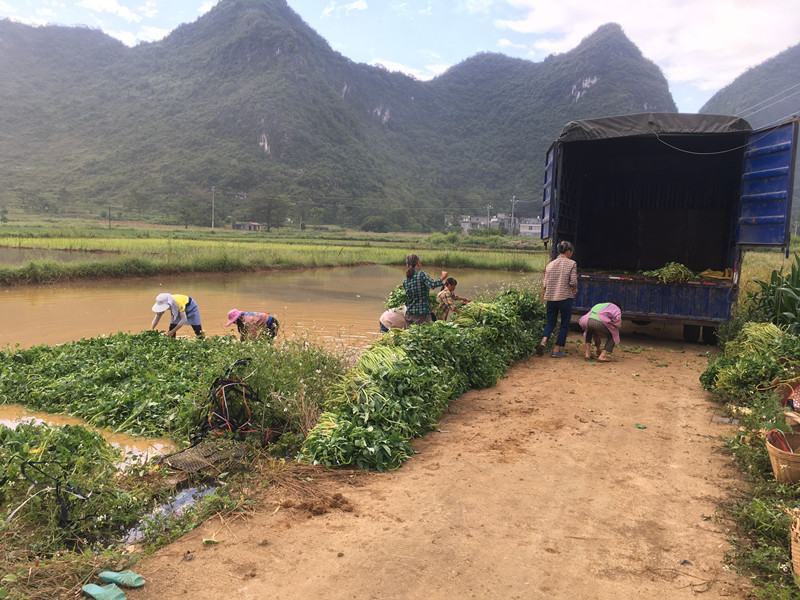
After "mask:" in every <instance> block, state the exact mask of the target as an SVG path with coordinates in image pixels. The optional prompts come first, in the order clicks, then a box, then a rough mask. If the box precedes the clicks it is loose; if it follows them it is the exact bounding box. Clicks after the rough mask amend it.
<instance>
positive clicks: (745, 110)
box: [736, 82, 800, 116]
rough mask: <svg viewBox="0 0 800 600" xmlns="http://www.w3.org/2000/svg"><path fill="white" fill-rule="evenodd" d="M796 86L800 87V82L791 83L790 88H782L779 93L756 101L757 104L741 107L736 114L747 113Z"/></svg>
mask: <svg viewBox="0 0 800 600" xmlns="http://www.w3.org/2000/svg"><path fill="white" fill-rule="evenodd" d="M796 87H800V82H798V83H795V84H794V85H790V86H789V87H788V88H786V89H785V90H781V91H780V92H778V93H777V94H774V95H772V96H770V97H769V98H764V99H763V100H760V101H759V102H756V103H755V104H753V105H752V106H748V107H747V108H743V109H741V110H740V111H739V112H737V113H736V114H737V115H738V116H742V115H743V114H744V113H746V112H747V111H749V110H752V109H754V108H756V107H757V106H758V105H759V104H763V103H764V102H769V101H770V100H772V99H773V98H777V97H778V96H781V95H783V94H785V93H786V92H788V91H790V90H793V89H794V88H796Z"/></svg>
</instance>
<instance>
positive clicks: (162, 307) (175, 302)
mask: <svg viewBox="0 0 800 600" xmlns="http://www.w3.org/2000/svg"><path fill="white" fill-rule="evenodd" d="M168 311H169V314H170V319H169V329H167V335H168V336H170V337H175V334H176V333H178V330H179V329H180V328H181V327H183V326H184V325H191V327H192V329H193V330H194V334H195V335H196V336H197V337H203V326H202V324H201V323H200V309H199V308H198V307H197V303H196V302H195V301H194V300H193V299H192V298H191V297H189V296H186V295H184V294H170V293H167V292H164V293H161V294H159V295H158V296H156V303H155V304H153V312H154V313H156V316H155V317H154V318H153V325H152V327H151V329H155V328H156V326H157V325H158V322H159V321H160V320H161V317H162V316H163V315H164V313H166V312H168Z"/></svg>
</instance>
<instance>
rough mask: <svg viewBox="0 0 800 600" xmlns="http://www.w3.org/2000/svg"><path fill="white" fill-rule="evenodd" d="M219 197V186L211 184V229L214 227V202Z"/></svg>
mask: <svg viewBox="0 0 800 600" xmlns="http://www.w3.org/2000/svg"><path fill="white" fill-rule="evenodd" d="M216 199H217V186H215V185H212V186H211V229H214V204H215V201H216Z"/></svg>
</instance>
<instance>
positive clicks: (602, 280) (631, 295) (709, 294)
mask: <svg viewBox="0 0 800 600" xmlns="http://www.w3.org/2000/svg"><path fill="white" fill-rule="evenodd" d="M734 294H735V288H734V286H733V283H732V282H731V281H729V280H728V281H719V282H718V281H689V282H686V283H670V284H663V283H659V282H658V281H656V280H654V279H644V278H638V277H627V276H615V275H606V274H594V273H592V274H584V275H580V276H579V277H578V295H577V297H576V298H575V305H574V310H575V311H576V312H579V313H585V312H587V311H588V310H589V309H590V308H591V307H592V306H594V305H595V304H598V303H600V302H615V303H617V304H619V305H620V306H621V307H622V310H623V313H624V314H625V317H626V318H628V319H634V320H646V321H677V322H680V323H684V324H690V325H709V326H714V325H719V324H720V323H722V322H723V321H726V320H727V319H728V318H729V317H730V310H731V304H732V298H733V297H734Z"/></svg>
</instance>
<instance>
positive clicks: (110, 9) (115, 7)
mask: <svg viewBox="0 0 800 600" xmlns="http://www.w3.org/2000/svg"><path fill="white" fill-rule="evenodd" d="M77 5H78V6H80V7H82V8H87V9H89V10H91V11H93V12H99V13H108V14H111V15H116V16H117V17H119V18H121V19H123V20H125V21H127V22H128V23H138V22H139V21H141V20H142V17H141V16H140V15H138V14H137V13H135V12H133V11H132V10H131V9H130V8H128V7H127V6H123V5H122V4H120V3H119V2H117V0H80V2H77Z"/></svg>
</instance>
